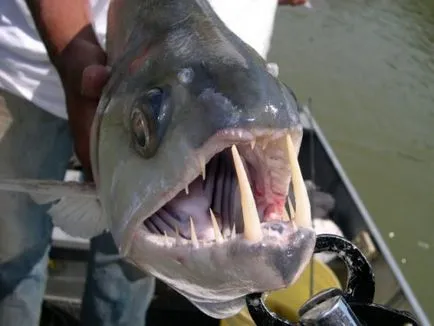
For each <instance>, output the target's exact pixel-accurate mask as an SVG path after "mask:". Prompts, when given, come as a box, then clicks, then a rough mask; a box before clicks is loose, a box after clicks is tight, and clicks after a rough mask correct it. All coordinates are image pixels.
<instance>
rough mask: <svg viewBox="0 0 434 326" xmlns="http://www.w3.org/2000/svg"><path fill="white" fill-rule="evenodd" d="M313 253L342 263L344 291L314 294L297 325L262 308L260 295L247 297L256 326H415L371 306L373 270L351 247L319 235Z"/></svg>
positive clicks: (409, 320) (389, 311) (412, 320)
mask: <svg viewBox="0 0 434 326" xmlns="http://www.w3.org/2000/svg"><path fill="white" fill-rule="evenodd" d="M314 252H315V253H320V252H333V253H336V254H337V255H338V256H339V257H340V258H341V259H342V260H343V261H344V262H345V265H346V267H347V273H348V281H347V285H346V288H345V290H344V291H341V290H340V289H334V288H332V289H328V290H325V291H322V292H320V293H318V294H316V295H315V296H314V297H312V298H311V299H310V300H308V301H307V302H306V303H305V304H304V305H303V306H302V307H301V308H300V310H299V316H300V321H299V322H298V323H292V322H290V321H287V320H284V319H282V318H280V317H279V316H278V315H277V314H275V313H274V312H271V311H270V310H269V309H268V308H267V307H266V306H265V303H264V300H263V297H262V293H253V294H250V295H248V296H247V297H246V302H247V307H248V309H249V313H250V315H251V317H252V319H253V320H254V322H255V323H256V325H258V326H283V325H292V326H301V325H303V326H314V325H315V326H328V325H350V326H359V325H368V326H371V325H391V326H392V325H404V324H409V325H415V326H416V325H418V322H417V321H416V319H415V318H414V317H413V316H412V315H411V314H410V313H408V312H405V311H399V310H396V309H392V308H389V307H385V306H382V305H378V304H375V303H372V301H373V298H374V293H375V280H374V275H373V273H372V268H371V265H370V264H369V262H368V260H367V259H366V258H365V256H364V255H363V254H362V253H361V252H360V250H359V249H358V248H357V247H356V246H355V245H354V244H353V243H351V242H350V241H348V240H346V239H345V238H342V237H339V236H336V235H318V236H317V241H316V245H315V250H314Z"/></svg>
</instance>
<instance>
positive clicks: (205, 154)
mask: <svg viewBox="0 0 434 326" xmlns="http://www.w3.org/2000/svg"><path fill="white" fill-rule="evenodd" d="M301 137H302V130H301V128H300V129H291V130H288V129H284V130H280V129H279V130H266V129H261V130H257V129H255V130H241V129H231V130H224V131H221V132H219V133H217V134H216V135H215V136H213V137H212V138H211V139H210V140H209V141H208V142H207V143H206V144H205V145H204V146H202V147H201V149H199V150H197V151H196V155H194V157H193V160H192V162H193V163H192V164H191V165H190V166H191V168H189V169H188V170H187V172H186V175H185V176H184V179H183V180H184V181H183V182H182V183H180V185H179V187H177V188H178V189H175V190H174V191H173V192H172V193H170V194H167V196H166V197H165V200H162V201H161V203H159V204H160V205H159V208H157V209H156V210H155V212H154V213H153V214H152V215H151V216H150V217H148V218H146V219H142V222H141V223H140V224H139V227H138V228H136V229H135V231H134V233H133V236H132V239H131V246H130V249H129V252H128V254H127V257H128V258H129V259H130V260H131V261H132V262H134V263H135V264H136V265H138V266H139V267H140V268H142V269H143V270H146V271H148V272H149V273H151V274H152V275H154V276H156V277H157V278H159V279H160V280H162V281H164V282H165V283H167V284H168V285H170V286H172V287H173V288H174V289H176V290H177V291H178V292H180V293H181V294H183V295H184V296H185V297H187V298H188V299H189V300H190V301H191V302H192V303H193V304H195V305H196V306H197V307H198V308H199V309H200V310H202V311H203V312H205V313H206V314H208V315H210V316H213V317H215V318H226V317H229V316H232V315H234V314H236V313H237V312H238V311H239V310H240V309H241V308H242V307H243V306H244V299H243V298H244V296H245V295H246V294H248V293H253V292H264V291H272V290H276V289H280V288H283V287H286V286H288V285H289V284H291V283H293V282H294V281H295V280H297V279H298V277H299V275H300V274H301V273H302V271H303V270H304V268H305V267H306V266H307V264H308V262H309V260H310V258H311V256H312V253H313V249H314V245H315V232H314V231H313V229H312V226H311V225H312V222H311V210H310V203H309V199H308V194H307V190H306V187H305V184H304V181H303V178H302V175H301V171H300V166H299V164H298V160H297V153H298V150H299V147H300V144H301ZM291 185H292V187H291V188H292V191H293V193H294V198H295V203H294V204H295V205H294V208H293V205H292V203H290V202H288V192H289V189H290V186H291ZM286 203H288V204H289V208H290V212H289V213H288V212H287V210H286V208H285V204H286Z"/></svg>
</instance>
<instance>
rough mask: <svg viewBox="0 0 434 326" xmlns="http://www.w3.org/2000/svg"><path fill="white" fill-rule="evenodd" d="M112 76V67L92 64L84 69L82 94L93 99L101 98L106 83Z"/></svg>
mask: <svg viewBox="0 0 434 326" xmlns="http://www.w3.org/2000/svg"><path fill="white" fill-rule="evenodd" d="M109 76H110V68H109V67H106V66H102V65H90V66H88V67H86V68H85V69H84V70H83V76H82V82H81V94H82V95H83V96H85V97H88V98H91V99H99V97H100V96H101V93H102V90H103V88H104V85H105V84H106V83H107V80H108V78H109Z"/></svg>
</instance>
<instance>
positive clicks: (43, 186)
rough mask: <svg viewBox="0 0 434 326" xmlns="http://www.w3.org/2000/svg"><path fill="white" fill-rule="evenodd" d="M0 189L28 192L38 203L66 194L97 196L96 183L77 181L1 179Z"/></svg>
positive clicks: (87, 196)
mask: <svg viewBox="0 0 434 326" xmlns="http://www.w3.org/2000/svg"><path fill="white" fill-rule="evenodd" d="M0 190H3V191H12V192H24V193H28V194H30V195H31V196H32V197H33V198H34V199H35V201H36V202H38V203H49V202H50V201H54V200H56V199H60V198H61V197H65V196H67V197H70V196H73V197H86V198H96V197H97V194H96V189H95V184H94V183H87V182H75V181H58V180H38V179H0ZM44 196H45V198H44Z"/></svg>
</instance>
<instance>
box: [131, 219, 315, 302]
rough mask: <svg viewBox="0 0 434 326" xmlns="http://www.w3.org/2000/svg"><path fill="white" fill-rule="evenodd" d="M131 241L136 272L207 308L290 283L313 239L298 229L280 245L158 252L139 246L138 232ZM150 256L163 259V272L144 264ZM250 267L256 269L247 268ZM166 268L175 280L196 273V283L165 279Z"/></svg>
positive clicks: (152, 247) (144, 244)
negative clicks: (175, 272) (148, 274)
mask: <svg viewBox="0 0 434 326" xmlns="http://www.w3.org/2000/svg"><path fill="white" fill-rule="evenodd" d="M263 229H264V226H263ZM136 236H137V240H136V241H135V242H134V244H133V249H132V250H131V252H130V253H129V255H128V259H130V260H131V261H132V262H134V263H135V264H137V265H138V266H141V267H142V268H145V269H146V268H147V267H149V268H150V272H151V274H156V275H154V276H156V277H157V278H160V279H162V280H163V281H164V282H165V283H167V284H169V285H170V286H171V287H173V288H175V289H176V290H177V291H179V292H180V293H182V294H183V295H184V296H186V297H187V298H188V299H189V300H191V301H193V302H196V303H201V302H206V303H209V304H215V303H224V302H228V301H231V300H234V299H236V298H240V297H242V296H244V295H246V294H248V293H253V292H265V291H267V292H268V291H274V290H278V289H281V288H284V287H287V286H288V285H290V284H292V283H293V282H294V281H296V280H297V279H298V278H299V276H300V274H301V273H302V272H303V270H304V269H305V268H306V266H307V264H308V263H309V261H310V257H311V256H312V254H313V252H314V246H315V239H316V234H315V231H314V230H313V229H308V228H304V227H300V228H297V229H292V228H289V227H288V228H287V229H286V230H284V231H283V233H282V234H281V237H282V242H280V243H276V242H275V241H273V239H272V238H270V239H268V240H266V241H261V242H257V243H254V242H249V241H245V240H242V241H240V239H237V240H235V241H230V240H228V241H226V242H225V243H222V244H215V245H213V246H206V247H205V246H203V247H202V246H201V247H199V248H195V247H194V246H192V245H187V246H176V247H164V246H160V245H159V244H156V243H152V242H151V241H146V240H145V241H143V240H144V239H146V238H147V232H146V230H145V229H144V228H141V229H140V230H139V231H138V232H137V234H136ZM146 255H148V256H146ZM152 257H154V259H155V257H165V259H164V262H165V264H166V265H167V266H169V267H167V266H166V268H163V269H161V270H160V269H158V268H155V266H152V265H151V264H150V260H151V258H152ZM148 258H149V259H148ZM204 262H207V263H205V264H204ZM252 262H254V263H253V266H256V267H257V268H252ZM199 266H203V267H202V268H198V267H199ZM248 266H250V267H249V268H245V267H248ZM171 268H176V269H178V272H179V273H180V274H179V275H184V276H185V275H187V274H190V273H191V272H192V271H193V270H197V269H196V268H198V270H200V271H201V272H199V273H198V278H197V277H194V278H189V279H188V278H187V279H188V281H187V282H179V275H178V277H173V275H171V274H170V273H171V272H170V271H171ZM265 271H266V272H265ZM209 273H211V274H212V273H214V274H215V278H208V277H207V276H206V275H209ZM252 280H255V282H253V283H252ZM233 282H236V286H234V283H233Z"/></svg>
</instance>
